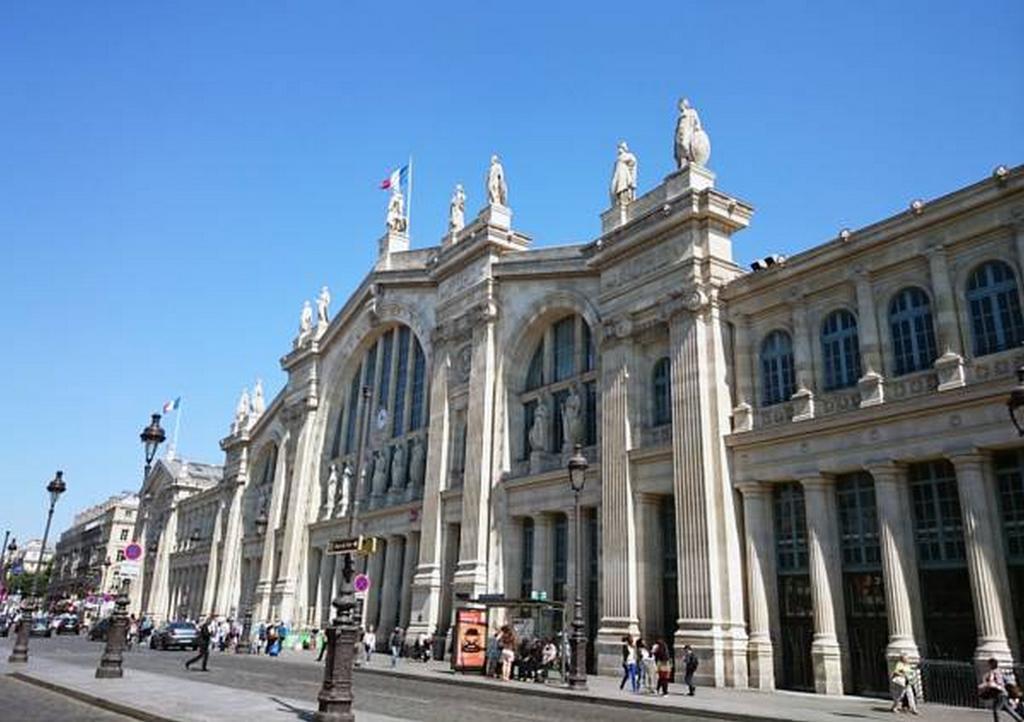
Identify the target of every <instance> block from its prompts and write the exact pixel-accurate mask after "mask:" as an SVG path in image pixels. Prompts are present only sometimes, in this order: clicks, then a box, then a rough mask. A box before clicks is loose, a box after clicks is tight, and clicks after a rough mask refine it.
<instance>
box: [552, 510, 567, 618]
mask: <svg viewBox="0 0 1024 722" xmlns="http://www.w3.org/2000/svg"><path fill="white" fill-rule="evenodd" d="M554 537H555V539H554V542H555V549H554V552H555V553H554V560H553V561H554V564H553V569H552V572H553V574H552V590H551V596H552V598H553V599H554V600H555V601H556V602H564V601H565V585H566V583H567V582H568V580H569V519H568V517H567V516H566V515H565V514H559V515H558V516H556V517H555V522H554Z"/></svg>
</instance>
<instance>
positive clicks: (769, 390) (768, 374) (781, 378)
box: [761, 330, 796, 406]
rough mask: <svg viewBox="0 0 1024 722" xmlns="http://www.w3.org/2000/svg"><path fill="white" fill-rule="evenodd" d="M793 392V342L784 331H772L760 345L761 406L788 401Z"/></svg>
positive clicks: (794, 387)
mask: <svg viewBox="0 0 1024 722" xmlns="http://www.w3.org/2000/svg"><path fill="white" fill-rule="evenodd" d="M795 391H796V377H795V373H794V370H793V340H792V339H791V338H790V336H789V334H788V333H786V332H785V331H782V330H776V331H772V332H771V333H770V334H768V335H767V336H766V337H765V339H764V341H763V342H762V343H761V404H762V405H763V406H771V405H773V404H780V403H782V402H783V401H788V400H789V398H790V397H791V396H792V395H793V393H794V392H795Z"/></svg>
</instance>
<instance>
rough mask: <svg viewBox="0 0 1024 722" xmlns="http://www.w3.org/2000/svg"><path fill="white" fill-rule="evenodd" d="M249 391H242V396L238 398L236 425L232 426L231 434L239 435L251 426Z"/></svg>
mask: <svg viewBox="0 0 1024 722" xmlns="http://www.w3.org/2000/svg"><path fill="white" fill-rule="evenodd" d="M249 409H250V405H249V389H245V388H243V389H242V395H241V396H239V397H238V403H237V404H236V405H235V423H233V424H232V425H231V433H233V434H238V433H240V432H242V431H245V429H246V428H247V427H248V425H249Z"/></svg>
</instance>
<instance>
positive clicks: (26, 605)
mask: <svg viewBox="0 0 1024 722" xmlns="http://www.w3.org/2000/svg"><path fill="white" fill-rule="evenodd" d="M66 489H67V484H65V483H64V472H63V471H58V472H57V475H56V476H55V477H53V480H52V481H51V482H50V483H49V484H47V485H46V491H47V492H49V494H50V509H49V511H48V512H47V513H46V530H45V531H44V532H43V543H42V544H41V545H40V546H39V556H38V558H37V559H36V575H35V579H34V580H33V583H32V595H31V596H28V597H26V598H25V600H24V601H23V602H22V605H21V620H20V621H19V622H18V639H17V641H16V642H15V643H14V649H13V650H11V656H10V657H8V658H7V661H8V662H9V663H12V664H20V663H25V662H28V632H29V627H31V626H32V612H34V611H35V600H34V599H33V597H34V596H38V595H39V579H40V577H42V575H43V553H44V552H45V551H46V542H47V541H48V540H49V538H50V522H51V521H53V508H54V507H55V506H57V500H58V499H59V498H60V495H61V494H63V493H64V491H65V490H66Z"/></svg>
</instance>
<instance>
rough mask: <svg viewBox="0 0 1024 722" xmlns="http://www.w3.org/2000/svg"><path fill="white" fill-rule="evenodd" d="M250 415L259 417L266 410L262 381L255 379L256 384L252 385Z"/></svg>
mask: <svg viewBox="0 0 1024 722" xmlns="http://www.w3.org/2000/svg"><path fill="white" fill-rule="evenodd" d="M251 407H252V415H253V417H254V418H259V417H260V416H262V415H263V412H264V411H266V410H267V404H266V401H264V400H263V381H262V380H261V379H256V385H255V386H253V387H252V402H251Z"/></svg>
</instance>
